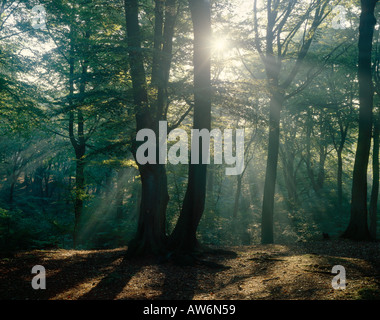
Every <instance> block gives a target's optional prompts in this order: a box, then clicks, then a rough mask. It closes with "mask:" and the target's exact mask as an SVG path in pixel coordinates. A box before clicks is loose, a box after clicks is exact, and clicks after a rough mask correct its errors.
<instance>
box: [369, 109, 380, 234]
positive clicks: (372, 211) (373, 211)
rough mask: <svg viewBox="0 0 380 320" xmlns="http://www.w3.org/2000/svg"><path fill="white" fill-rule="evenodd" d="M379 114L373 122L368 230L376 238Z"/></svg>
mask: <svg viewBox="0 0 380 320" xmlns="http://www.w3.org/2000/svg"><path fill="white" fill-rule="evenodd" d="M379 134H380V123H379V115H377V117H376V118H375V119H374V123H373V149H372V170H373V172H372V175H373V177H372V191H371V200H370V204H369V232H370V234H371V237H372V239H376V229H377V207H378V206H377V201H378V197H379Z"/></svg>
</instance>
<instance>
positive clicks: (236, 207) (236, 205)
mask: <svg viewBox="0 0 380 320" xmlns="http://www.w3.org/2000/svg"><path fill="white" fill-rule="evenodd" d="M241 181H242V176H241V175H238V176H237V186H236V191H235V202H234V210H233V214H232V216H233V218H234V219H236V218H237V215H238V212H239V201H240V194H241Z"/></svg>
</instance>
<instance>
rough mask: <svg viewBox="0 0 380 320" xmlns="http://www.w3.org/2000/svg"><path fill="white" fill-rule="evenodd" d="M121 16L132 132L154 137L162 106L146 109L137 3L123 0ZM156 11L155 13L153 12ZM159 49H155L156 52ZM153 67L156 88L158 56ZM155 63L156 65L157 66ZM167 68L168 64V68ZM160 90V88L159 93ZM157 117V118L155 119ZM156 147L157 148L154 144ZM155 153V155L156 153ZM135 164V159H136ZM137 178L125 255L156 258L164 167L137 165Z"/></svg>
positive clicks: (161, 243)
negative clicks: (135, 210)
mask: <svg viewBox="0 0 380 320" xmlns="http://www.w3.org/2000/svg"><path fill="white" fill-rule="evenodd" d="M124 4H125V15H126V23H127V42H128V55H129V65H130V72H131V77H132V86H133V99H134V104H135V112H136V131H137V132H138V131H139V130H141V129H145V128H146V129H152V130H153V131H154V132H155V133H156V137H157V138H158V121H159V119H160V118H161V117H160V116H161V114H162V112H161V111H162V108H163V104H162V103H160V102H158V100H157V101H156V104H155V109H156V110H155V111H156V112H154V111H153V110H152V108H150V105H149V101H148V93H147V83H146V75H145V68H144V58H143V55H142V49H141V36H140V27H139V22H138V11H139V10H138V1H137V0H125V2H124ZM156 5H158V6H159V8H157V10H156V11H157V12H159V14H162V10H163V9H162V8H161V5H162V2H160V1H159V0H158V1H157V2H156ZM157 12H156V13H157ZM157 19H158V20H156V27H157V26H158V27H159V28H160V30H156V32H157V33H156V41H159V42H160V43H161V39H160V37H159V34H160V32H161V27H162V26H161V24H162V20H161V16H157ZM159 47H160V46H156V49H157V50H158V49H159ZM155 57H156V58H155V65H154V66H153V73H154V77H155V79H152V82H153V85H157V82H156V77H158V78H159V79H160V80H162V77H159V76H158V75H159V74H161V73H160V71H161V68H162V64H159V62H158V61H160V59H159V55H158V54H157V53H156V54H155ZM157 64H159V65H157ZM168 67H170V63H169V66H168ZM161 91H162V88H161V85H160V92H161ZM157 115H160V116H157ZM156 146H157V147H158V146H159V143H158V141H157V142H156ZM137 148H138V145H137V144H136V143H135V144H134V145H133V147H132V153H133V155H134V157H135V158H136V151H137ZM157 154H158V153H157ZM136 161H137V160H136ZM138 168H139V172H140V176H141V202H140V207H139V208H140V209H139V220H138V227H137V232H136V235H135V237H134V239H133V240H132V241H131V242H130V243H129V245H128V255H129V256H134V255H149V254H154V255H160V254H162V253H164V252H165V250H166V232H165V225H166V207H167V203H168V201H169V196H168V191H167V178H166V172H165V165H164V164H150V163H147V164H144V165H141V164H139V163H138Z"/></svg>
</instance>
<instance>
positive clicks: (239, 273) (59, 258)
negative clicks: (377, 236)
mask: <svg viewBox="0 0 380 320" xmlns="http://www.w3.org/2000/svg"><path fill="white" fill-rule="evenodd" d="M125 249H126V248H120V249H114V250H100V251H75V250H52V251H44V250H36V251H28V252H22V253H18V254H16V255H15V256H13V257H3V258H1V259H0V299H17V300H20V299H21V300H24V299H30V300H34V299H40V300H47V299H51V300H57V299H58V300H63V299H64V300H77V299H78V300H82V299H107V300H113V299H170V300H172V299H188V300H191V299H194V300H213V299H218V300H225V299H231V300H246V299H249V300H260V299H264V300H269V299H281V300H284V299H285V300H286V299H301V300H302V299H307V300H330V299H346V300H348V299H380V244H379V243H352V242H349V241H340V240H339V241H321V242H314V243H298V244H295V245H254V246H246V247H231V248H223V249H227V250H232V251H233V252H235V253H236V255H208V256H206V257H204V259H206V260H207V261H210V262H215V263H218V264H220V265H223V266H224V268H220V269H218V268H214V267H210V266H208V265H205V264H200V265H195V266H185V267H181V266H178V265H174V264H172V263H165V264H157V263H153V262H152V261H147V260H145V261H143V260H139V261H137V260H133V261H128V260H126V259H124V254H125ZM37 264H38V265H42V266H44V267H45V269H46V290H34V289H33V288H32V287H31V280H32V278H33V276H34V275H33V274H31V270H32V267H33V266H34V265H37ZM334 265H342V266H343V267H344V268H345V270H346V277H347V286H346V289H345V290H334V289H333V288H332V285H331V281H332V279H333V277H334V274H332V273H331V269H332V267H333V266H334Z"/></svg>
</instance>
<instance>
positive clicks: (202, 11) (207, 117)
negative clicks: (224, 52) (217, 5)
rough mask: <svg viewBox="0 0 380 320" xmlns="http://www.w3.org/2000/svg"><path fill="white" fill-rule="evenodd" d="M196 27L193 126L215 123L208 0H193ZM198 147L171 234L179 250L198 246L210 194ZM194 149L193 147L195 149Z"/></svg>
mask: <svg viewBox="0 0 380 320" xmlns="http://www.w3.org/2000/svg"><path fill="white" fill-rule="evenodd" d="M189 5H190V11H191V18H192V21H193V30H194V57H193V61H194V123H193V129H199V130H202V129H206V130H208V131H210V127H211V80H210V78H211V50H210V39H211V9H210V3H209V1H207V0H189ZM204 143H205V142H204V141H200V143H199V149H198V150H196V151H198V152H197V154H198V157H199V164H193V163H190V165H189V176H188V185H187V189H186V193H185V198H184V200H183V204H182V210H181V213H180V216H179V218H178V222H177V224H176V226H175V229H174V231H173V233H172V235H171V237H170V243H171V246H174V247H175V249H176V250H180V251H185V252H191V251H194V250H195V249H197V247H198V241H197V237H196V231H197V228H198V224H199V221H200V219H201V217H202V214H203V210H204V205H205V197H206V177H207V164H204V163H202V148H203V147H202V146H203V144H204ZM192 151H193V150H192Z"/></svg>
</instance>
